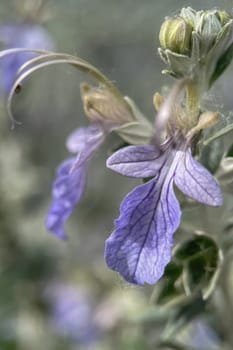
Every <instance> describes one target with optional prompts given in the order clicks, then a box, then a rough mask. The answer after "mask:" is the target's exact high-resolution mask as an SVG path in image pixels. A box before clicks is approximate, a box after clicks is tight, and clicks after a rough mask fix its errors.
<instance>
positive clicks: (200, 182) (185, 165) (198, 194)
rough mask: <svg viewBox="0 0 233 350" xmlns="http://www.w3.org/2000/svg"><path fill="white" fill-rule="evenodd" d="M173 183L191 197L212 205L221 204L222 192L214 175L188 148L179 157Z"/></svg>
mask: <svg viewBox="0 0 233 350" xmlns="http://www.w3.org/2000/svg"><path fill="white" fill-rule="evenodd" d="M174 180H175V184H176V185H177V187H178V188H179V189H180V190H181V191H182V192H183V193H184V194H186V195H187V196H189V197H191V198H192V199H194V200H196V201H198V202H201V203H204V204H208V205H212V206H220V205H222V194H221V189H220V187H219V185H218V184H217V182H216V180H215V179H214V177H213V176H212V175H211V174H210V173H209V171H208V170H207V169H205V168H204V167H203V166H202V165H201V164H200V163H199V162H197V161H196V160H195V159H194V158H193V157H192V154H191V150H190V149H188V150H187V151H186V152H185V153H184V156H183V159H182V158H181V159H180V162H179V165H178V167H177V170H176V174H175V178H174Z"/></svg>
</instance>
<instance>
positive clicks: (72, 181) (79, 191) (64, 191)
mask: <svg viewBox="0 0 233 350" xmlns="http://www.w3.org/2000/svg"><path fill="white" fill-rule="evenodd" d="M74 160H75V158H70V159H67V160H65V161H64V162H63V163H62V164H61V165H60V166H59V168H58V170H57V178H56V180H55V181H54V184H53V201H52V204H51V207H50V209H49V212H48V216H47V220H46V227H47V228H48V230H50V231H52V232H53V233H55V234H56V235H57V236H58V237H59V238H61V239H65V238H66V234H65V231H64V225H65V223H66V221H67V219H68V218H69V216H70V215H71V214H72V212H73V210H74V208H75V206H76V205H77V204H78V203H79V201H80V199H81V197H82V195H83V192H84V190H85V185H86V169H87V164H86V163H85V164H83V165H82V166H81V167H80V168H78V169H77V170H76V171H74V172H73V173H72V174H70V169H71V167H72V166H73V163H74Z"/></svg>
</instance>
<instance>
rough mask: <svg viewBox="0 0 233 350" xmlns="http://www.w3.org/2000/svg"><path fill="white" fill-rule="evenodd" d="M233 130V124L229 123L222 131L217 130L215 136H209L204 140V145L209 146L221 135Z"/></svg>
mask: <svg viewBox="0 0 233 350" xmlns="http://www.w3.org/2000/svg"><path fill="white" fill-rule="evenodd" d="M231 131H233V124H230V125H227V126H226V127H225V128H223V129H221V130H220V131H218V132H216V134H214V135H213V136H211V137H209V138H208V139H207V140H205V141H204V142H203V146H204V147H206V146H208V145H209V144H210V143H211V142H213V141H214V140H216V139H218V138H219V137H222V136H224V135H226V134H228V133H230V132H231Z"/></svg>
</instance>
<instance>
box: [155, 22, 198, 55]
mask: <svg viewBox="0 0 233 350" xmlns="http://www.w3.org/2000/svg"><path fill="white" fill-rule="evenodd" d="M192 30H193V27H192V25H191V23H190V22H189V23H188V22H186V21H185V20H184V19H183V18H182V17H180V16H175V17H171V18H168V19H167V20H165V22H164V23H163V24H162V26H161V29H160V33H159V40H160V44H161V47H162V49H164V50H166V49H169V50H171V51H172V52H176V53H179V54H188V53H189V51H190V50H191V45H192Z"/></svg>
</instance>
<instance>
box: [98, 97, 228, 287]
mask: <svg viewBox="0 0 233 350" xmlns="http://www.w3.org/2000/svg"><path fill="white" fill-rule="evenodd" d="M174 97H175V96H174ZM174 97H172V103H173V105H172V107H173V106H174V101H175V100H176V99H175V98H174ZM170 100H171V98H170V97H168V103H169V104H170ZM168 107H169V106H167V104H166V102H165V103H164V107H163V108H162V109H161V112H160V113H159V115H158V118H157V124H156V125H157V126H158V129H159V130H161V131H162V129H163V125H164V124H167V120H168V119H169V118H167V116H166V115H165V114H166V113H167V109H168ZM169 108H170V107H169ZM170 109H171V108H170ZM174 110H175V109H172V110H169V113H171V112H173V118H172V119H169V123H168V125H167V138H166V141H165V142H164V143H163V144H162V145H158V144H157V139H158V135H157V136H156V137H154V141H152V144H151V145H147V146H129V147H126V148H124V149H121V150H119V151H117V152H116V153H114V154H113V155H112V156H111V157H110V158H109V159H108V161H107V166H108V167H109V168H110V169H112V170H114V171H117V172H119V173H121V174H122V175H126V176H131V177H136V178H147V177H153V179H152V180H150V181H148V182H147V183H145V184H142V185H140V186H138V187H136V188H135V189H134V190H133V191H132V192H130V193H129V194H128V195H127V196H126V197H125V199H124V200H123V202H122V204H121V207H120V216H119V218H118V219H117V220H116V221H115V226H116V229H115V231H114V232H113V233H112V234H111V236H110V237H109V238H108V240H107V241H106V249H105V258H106V263H107V265H108V266H109V267H110V268H111V269H113V270H116V271H117V272H119V273H120V274H121V275H122V276H123V277H124V278H125V279H126V280H127V281H128V282H130V283H135V284H139V285H142V284H144V283H145V282H146V283H149V284H153V283H155V282H156V281H157V280H158V279H159V278H160V277H161V276H162V275H163V273H164V268H165V266H166V265H167V264H168V263H169V261H170V260H171V247H172V245H173V234H174V232H175V231H176V229H177V228H178V226H179V224H180V218H181V210H180V206H179V203H178V201H177V199H176V196H175V194H174V189H173V184H174V183H175V185H176V186H177V187H178V188H179V189H180V190H181V191H182V192H183V193H184V194H185V195H187V196H188V197H190V198H192V199H194V200H196V201H198V202H201V203H204V204H207V205H212V206H220V205H221V204H222V196H221V191H220V188H219V186H218V184H217V182H216V181H215V179H214V178H213V177H212V175H211V174H210V173H209V172H208V171H207V170H206V169H205V168H204V167H203V166H202V165H201V164H200V163H198V162H197V161H196V160H195V159H194V158H193V156H192V153H191V148H190V145H191V139H192V137H190V135H191V134H192V131H195V132H196V131H197V129H198V130H199V128H198V127H197V126H195V125H193V126H192V128H191V131H190V129H189V130H187V131H186V133H185V135H184V132H183V126H184V125H185V124H184V123H185V119H184V118H182V115H183V114H182V113H183V111H182V112H181V109H179V108H177V111H176V112H177V115H174ZM165 112H166V113H165ZM164 113H165V114H164ZM185 118H187V117H186V115H185ZM202 124H203V120H202ZM155 130H157V128H155Z"/></svg>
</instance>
